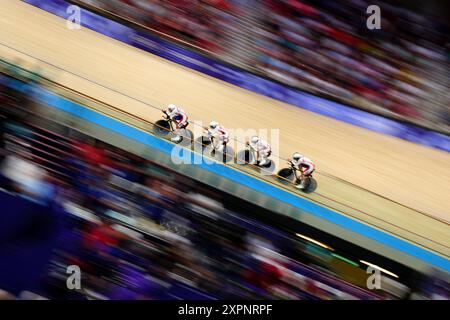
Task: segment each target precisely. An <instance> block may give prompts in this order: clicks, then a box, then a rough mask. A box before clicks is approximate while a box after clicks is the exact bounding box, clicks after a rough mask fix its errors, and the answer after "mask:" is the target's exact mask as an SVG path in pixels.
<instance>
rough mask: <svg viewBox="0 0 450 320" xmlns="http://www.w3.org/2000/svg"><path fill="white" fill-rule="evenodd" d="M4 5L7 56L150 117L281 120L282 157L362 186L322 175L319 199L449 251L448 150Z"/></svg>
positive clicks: (1, 26) (242, 122)
mask: <svg viewBox="0 0 450 320" xmlns="http://www.w3.org/2000/svg"><path fill="white" fill-rule="evenodd" d="M1 9H2V10H1V11H0V42H1V44H2V45H1V46H0V54H1V57H2V58H6V59H8V60H14V61H16V62H20V63H21V64H22V65H24V66H25V67H32V68H35V69H36V66H40V68H41V71H42V72H43V73H44V74H46V75H48V76H50V77H52V78H53V79H54V80H56V81H58V82H60V83H61V84H63V85H66V86H68V87H71V88H73V89H75V90H78V91H81V92H84V93H85V94H87V95H90V96H92V97H94V98H96V99H99V100H101V101H104V102H106V103H109V104H111V105H113V106H116V107H118V108H121V109H123V110H126V111H128V112H131V113H133V114H135V115H137V116H139V117H142V118H145V119H147V120H150V121H154V120H156V119H159V118H160V116H161V115H160V112H159V111H157V110H155V109H153V108H151V107H149V105H148V104H150V105H153V106H156V107H158V108H161V107H163V106H165V105H167V104H168V103H175V104H178V105H180V106H182V107H183V108H184V109H185V110H187V111H188V113H189V115H190V119H192V120H200V121H203V123H204V124H206V123H208V122H209V121H210V120H211V119H215V120H218V121H220V122H221V123H222V124H223V125H224V126H226V127H229V128H253V129H272V128H273V129H280V139H279V141H280V150H279V153H280V155H281V156H282V157H285V158H286V157H289V156H290V155H291V154H292V152H294V151H297V150H298V151H300V152H302V153H304V154H306V155H307V156H308V157H310V158H311V159H313V160H314V161H315V162H316V164H317V167H318V170H319V171H322V172H325V173H330V174H332V175H335V176H337V177H339V178H341V179H344V180H346V181H349V182H351V183H353V184H355V185H358V186H360V187H361V188H356V187H354V186H352V185H351V184H349V183H346V182H343V181H339V180H335V179H333V178H330V177H328V176H325V175H322V174H317V175H316V178H317V180H318V185H319V188H318V190H317V194H313V195H311V196H310V197H311V198H312V199H313V200H316V201H319V202H321V203H324V204H325V205H327V206H332V207H335V208H337V209H338V210H341V211H344V212H345V213H346V214H347V215H349V216H352V217H354V218H356V219H358V220H363V221H366V222H367V223H369V224H372V225H376V226H377V227H379V228H381V229H383V230H388V231H389V232H392V233H393V234H396V235H399V236H401V237H404V238H406V239H408V240H410V241H412V242H416V243H420V244H422V245H423V246H425V247H427V248H431V249H432V250H434V251H436V252H439V253H441V254H443V255H446V256H447V257H448V256H450V248H449V246H450V226H449V224H448V223H446V222H445V221H450V205H449V204H450V200H449V199H450V153H446V152H444V151H440V150H436V149H432V148H428V147H425V146H421V145H418V144H414V143H410V142H407V141H403V140H400V139H397V138H393V137H390V136H387V135H382V134H378V133H374V132H372V131H369V130H366V129H363V128H360V127H357V126H353V125H350V124H347V123H343V122H340V121H336V120H333V119H331V118H328V117H324V116H321V115H318V114H315V113H312V112H309V111H306V110H303V109H301V108H298V107H294V106H291V105H288V104H285V103H282V102H279V101H276V100H273V99H270V98H267V97H264V96H262V95H258V94H255V93H253V92H250V91H247V90H244V89H241V88H239V87H236V86H233V85H230V84H228V83H225V82H222V81H219V80H217V79H214V78H211V77H209V76H206V75H203V74H201V73H198V72H195V71H192V70H190V69H187V68H184V67H182V66H179V65H177V64H174V63H171V62H168V61H167V60H164V59H161V58H159V57H156V56H154V55H151V54H149V53H146V52H143V51H140V50H138V49H135V48H132V47H130V46H127V45H125V44H122V43H120V42H118V41H115V40H112V39H110V38H107V37H105V36H102V35H100V34H98V33H96V32H93V31H91V30H89V29H86V28H82V29H81V30H69V29H67V28H66V24H65V20H63V19H61V18H59V17H56V16H54V15H52V14H49V13H47V12H45V11H42V10H40V9H37V8H34V7H32V6H30V5H28V4H25V3H23V2H20V1H18V0H1ZM4 45H6V46H8V47H10V48H15V50H19V51H21V52H23V53H26V54H28V55H30V56H33V57H35V58H38V59H41V60H44V61H47V62H50V63H51V64H53V65H55V66H58V67H60V68H62V69H65V70H66V71H68V72H65V71H62V70H58V69H56V68H53V67H50V66H48V65H46V64H44V63H42V62H38V61H37V60H35V59H32V58H30V57H29V56H26V55H22V54H19V53H18V52H17V51H14V50H12V49H10V48H7V47H5V46H4ZM74 74H77V75H80V76H82V77H83V78H84V79H83V78H81V77H78V76H76V75H74ZM87 79H89V81H88V80H87ZM108 88H112V89H113V90H110V89H108ZM114 91H116V92H114ZM118 92H120V93H118ZM121 93H123V94H125V95H123V94H121ZM283 163H284V162H283V161H282V162H281V164H283ZM362 188H364V189H367V190H370V191H372V192H375V193H377V194H380V195H382V196H383V197H385V198H388V199H392V200H394V201H396V202H398V203H401V204H404V205H405V206H408V207H411V208H414V209H416V210H420V211H423V212H424V213H426V215H425V214H422V213H419V212H416V211H414V210H412V209H409V208H407V207H404V206H401V205H398V204H395V203H392V202H390V201H389V200H387V199H385V198H382V197H379V196H377V195H375V194H372V193H369V192H367V191H365V190H363V189H362ZM331 199H334V200H336V201H338V202H339V204H336V203H334V201H333V200H331ZM350 207H351V208H350ZM434 218H438V219H440V220H441V221H439V220H436V219H434ZM442 220H443V221H442Z"/></svg>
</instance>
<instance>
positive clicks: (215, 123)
mask: <svg viewBox="0 0 450 320" xmlns="http://www.w3.org/2000/svg"><path fill="white" fill-rule="evenodd" d="M218 126H219V123H218V122H217V121H211V122H210V123H209V128H210V129H212V130H214V129H216V128H217V127H218Z"/></svg>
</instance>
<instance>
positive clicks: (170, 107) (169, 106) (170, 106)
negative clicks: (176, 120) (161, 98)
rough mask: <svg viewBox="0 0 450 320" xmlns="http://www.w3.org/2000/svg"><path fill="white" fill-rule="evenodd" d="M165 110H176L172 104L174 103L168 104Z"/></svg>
mask: <svg viewBox="0 0 450 320" xmlns="http://www.w3.org/2000/svg"><path fill="white" fill-rule="evenodd" d="M167 110H168V111H169V112H174V111H175V110H177V106H176V105H174V104H169V105H168V106H167Z"/></svg>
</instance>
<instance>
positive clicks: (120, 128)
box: [0, 78, 450, 271]
mask: <svg viewBox="0 0 450 320" xmlns="http://www.w3.org/2000/svg"><path fill="white" fill-rule="evenodd" d="M0 81H2V82H4V81H6V80H5V79H2V78H0ZM8 85H10V86H12V87H14V88H15V89H17V90H22V91H28V92H32V93H33V94H34V97H35V98H36V99H38V100H39V101H41V102H42V103H44V104H46V105H48V106H51V107H54V108H57V109H59V110H62V111H65V112H67V113H69V114H71V115H73V116H75V117H79V118H81V119H84V120H86V121H88V122H91V123H94V124H97V125H99V126H102V127H104V128H107V129H108V130H111V131H113V132H116V133H118V134H120V135H123V136H125V137H127V138H130V139H134V140H136V141H138V142H140V143H142V144H144V145H147V146H149V147H150V148H153V149H156V150H159V151H161V152H164V153H167V154H172V150H173V148H174V144H172V143H170V142H168V141H166V140H162V139H159V138H157V137H155V136H153V135H151V134H150V133H147V132H144V131H141V130H139V129H137V128H135V127H132V126H130V125H128V124H125V123H122V122H120V121H118V120H115V119H112V118H110V117H108V116H105V115H103V114H100V113H98V112H95V111H93V110H91V109H89V108H87V107H84V106H81V105H79V104H77V103H74V102H72V101H70V100H67V99H65V98H63V97H60V96H58V95H56V94H54V93H53V92H51V91H49V90H47V89H44V88H42V87H37V86H32V87H31V86H29V85H28V84H24V83H23V82H20V81H18V80H12V81H10V82H9V83H8ZM184 152H185V154H184V156H188V157H190V158H191V159H194V157H195V159H196V160H199V159H198V158H199V157H200V158H201V159H200V160H201V161H197V162H198V164H196V165H198V166H200V167H201V168H202V169H204V170H207V171H209V172H212V173H214V174H218V175H221V176H223V177H225V178H227V179H229V180H231V181H233V182H236V183H239V184H242V185H245V186H247V187H249V188H251V189H253V190H256V191H258V192H261V193H263V194H266V195H267V196H268V197H270V198H275V199H277V200H280V201H283V202H285V203H288V204H290V205H292V206H294V207H297V208H299V209H300V210H302V211H303V212H306V213H308V214H312V215H314V216H316V217H319V218H321V219H324V220H327V221H330V222H332V223H334V224H336V225H338V226H340V227H342V228H344V229H347V230H350V231H353V232H356V233H358V234H360V235H363V236H365V237H368V238H371V239H373V240H375V241H377V242H379V243H381V244H383V245H386V246H389V247H391V248H394V249H397V250H400V251H403V252H405V253H407V254H409V255H411V256H413V257H416V258H418V259H421V260H423V261H425V262H427V263H429V264H432V265H434V266H437V267H440V268H442V269H445V270H447V271H450V260H448V259H445V258H444V257H442V256H440V255H438V254H436V253H433V252H431V251H428V250H426V249H423V248H421V247H418V246H416V245H414V244H412V243H409V242H407V241H405V240H403V239H400V238H397V237H394V236H392V235H390V234H387V233H385V232H382V231H380V230H378V229H376V228H373V227H371V226H368V225H366V224H363V223H361V222H358V221H356V220H353V219H351V218H348V217H346V216H344V215H341V214H340V213H338V212H335V211H333V210H330V209H328V208H325V207H322V206H320V205H318V204H316V203H313V202H311V201H309V200H307V199H305V198H301V197H298V196H296V195H294V194H292V193H290V192H288V191H285V190H283V189H280V188H278V187H276V186H274V185H271V184H269V183H267V182H264V181H262V180H259V179H257V178H254V177H252V176H250V175H248V174H246V173H244V172H241V171H237V170H236V169H233V168H231V167H229V166H226V165H223V164H222V163H218V162H212V163H211V161H210V160H209V159H206V158H205V157H204V156H203V155H200V154H196V153H194V152H193V151H191V150H188V149H184ZM182 156H183V155H182ZM203 158H205V159H203Z"/></svg>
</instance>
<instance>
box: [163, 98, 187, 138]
mask: <svg viewBox="0 0 450 320" xmlns="http://www.w3.org/2000/svg"><path fill="white" fill-rule="evenodd" d="M163 112H164V113H165V114H166V115H167V117H168V118H169V119H171V120H173V122H175V125H176V128H175V130H174V133H175V136H174V137H173V138H172V139H170V140H171V141H172V142H180V141H181V139H182V137H181V129H184V128H186V127H187V126H188V124H189V122H188V116H187V113H186V112H185V111H184V110H183V109H181V108H180V107H177V106H176V105H174V104H169V105H168V106H167V109H163Z"/></svg>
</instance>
